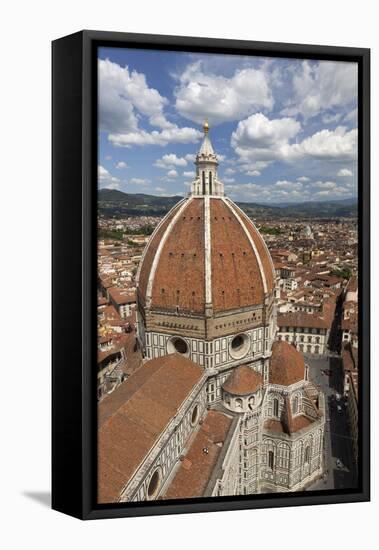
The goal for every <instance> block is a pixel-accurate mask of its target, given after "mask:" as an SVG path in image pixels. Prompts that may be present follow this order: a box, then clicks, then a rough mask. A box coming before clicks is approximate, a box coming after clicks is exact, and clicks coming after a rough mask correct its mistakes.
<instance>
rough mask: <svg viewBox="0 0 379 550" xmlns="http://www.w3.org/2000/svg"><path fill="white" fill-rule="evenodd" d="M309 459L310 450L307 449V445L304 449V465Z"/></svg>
mask: <svg viewBox="0 0 379 550" xmlns="http://www.w3.org/2000/svg"><path fill="white" fill-rule="evenodd" d="M310 458H311V449H310V447H309V445H308V447H306V448H305V454H304V463H305V464H308V463H309V459H310Z"/></svg>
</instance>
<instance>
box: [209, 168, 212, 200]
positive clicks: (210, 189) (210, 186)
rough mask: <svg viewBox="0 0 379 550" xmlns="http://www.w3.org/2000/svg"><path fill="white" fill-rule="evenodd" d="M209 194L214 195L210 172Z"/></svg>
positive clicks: (210, 173)
mask: <svg viewBox="0 0 379 550" xmlns="http://www.w3.org/2000/svg"><path fill="white" fill-rule="evenodd" d="M209 194H210V195H212V172H209Z"/></svg>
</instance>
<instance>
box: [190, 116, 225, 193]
mask: <svg viewBox="0 0 379 550" xmlns="http://www.w3.org/2000/svg"><path fill="white" fill-rule="evenodd" d="M203 131H204V139H203V142H202V144H201V147H200V149H199V152H198V153H197V155H196V160H195V166H196V179H195V181H194V182H193V183H192V189H191V195H202V196H204V195H212V196H223V195H224V184H223V183H221V182H220V181H219V180H218V179H217V167H218V160H217V155H216V153H215V152H214V150H213V147H212V143H211V140H210V139H209V124H208V121H207V120H206V121H205V122H204V124H203Z"/></svg>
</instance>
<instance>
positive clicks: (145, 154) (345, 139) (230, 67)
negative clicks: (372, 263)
mask: <svg viewBox="0 0 379 550" xmlns="http://www.w3.org/2000/svg"><path fill="white" fill-rule="evenodd" d="M205 118H208V121H209V125H210V128H211V129H210V138H211V140H212V143H213V146H214V149H215V151H216V153H217V154H218V156H219V161H220V166H219V172H218V175H219V179H221V181H223V182H224V184H225V190H226V193H227V194H228V195H229V196H230V197H231V198H232V199H234V200H240V201H251V202H259V203H274V204H278V203H289V202H303V201H308V200H333V199H346V198H350V197H355V196H356V194H357V65H356V64H355V63H344V62H331V61H309V60H296V59H279V58H264V57H243V56H225V55H215V54H191V53H182V52H165V51H148V50H133V49H126V48H125V49H120V48H101V49H100V50H99V169H98V170H99V178H98V180H99V186H100V187H102V188H104V187H107V188H112V189H120V190H121V191H125V192H129V193H148V194H154V195H174V194H178V195H185V194H187V193H188V191H189V185H190V183H191V181H192V180H193V176H194V165H193V161H194V156H195V154H196V152H197V150H198V149H199V147H200V143H201V139H202V123H203V121H204V119H205Z"/></svg>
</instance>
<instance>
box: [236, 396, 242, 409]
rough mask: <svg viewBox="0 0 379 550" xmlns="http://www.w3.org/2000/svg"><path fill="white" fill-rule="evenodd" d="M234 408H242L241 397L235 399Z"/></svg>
mask: <svg viewBox="0 0 379 550" xmlns="http://www.w3.org/2000/svg"><path fill="white" fill-rule="evenodd" d="M236 408H237V409H242V399H240V398H239V397H238V398H237V399H236Z"/></svg>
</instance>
